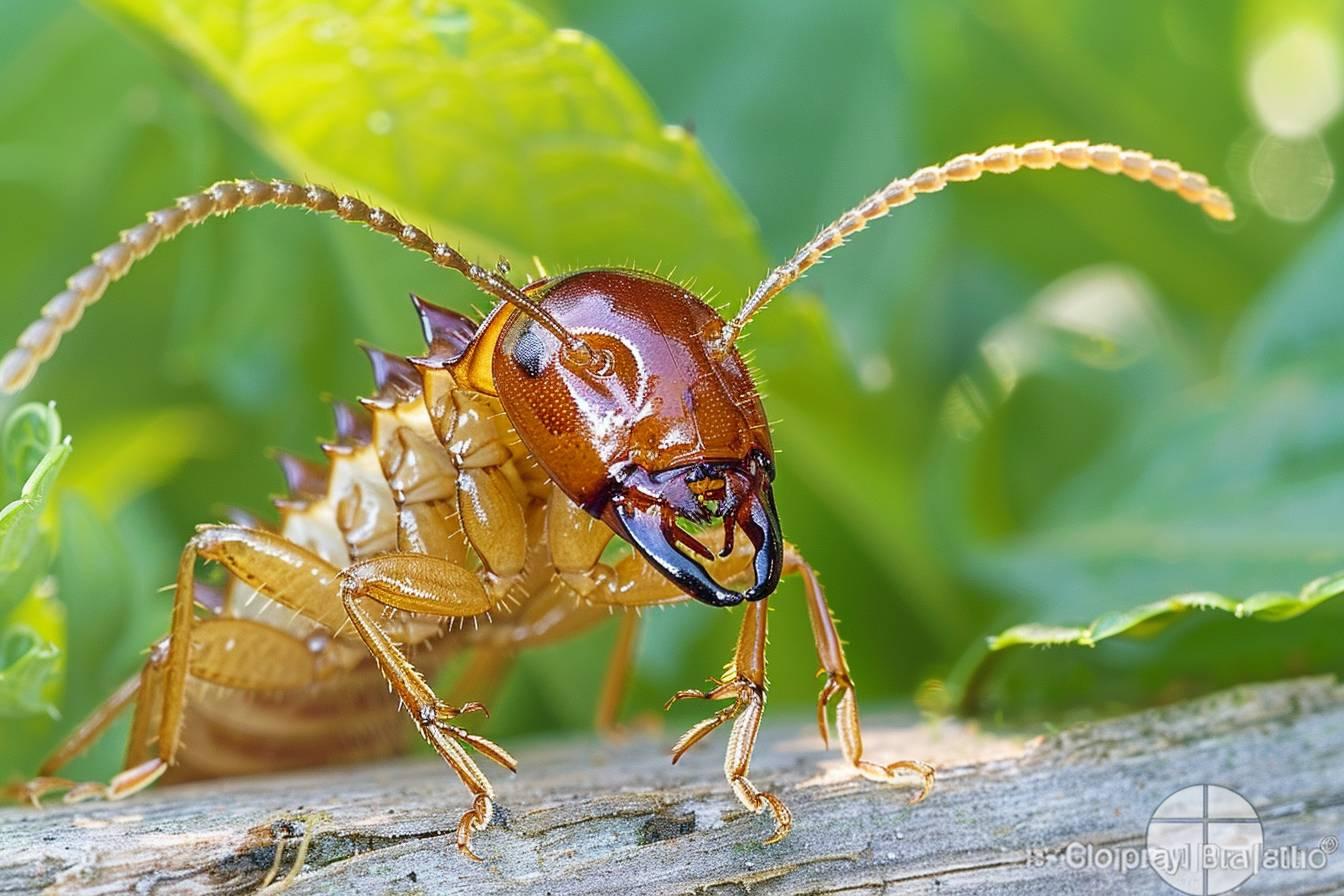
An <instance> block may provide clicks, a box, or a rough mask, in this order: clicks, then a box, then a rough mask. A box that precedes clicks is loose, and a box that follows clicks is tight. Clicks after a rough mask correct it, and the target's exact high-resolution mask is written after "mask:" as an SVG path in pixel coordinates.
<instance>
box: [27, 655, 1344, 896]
mask: <svg viewBox="0 0 1344 896" xmlns="http://www.w3.org/2000/svg"><path fill="white" fill-rule="evenodd" d="M879 723H880V724H879ZM766 727H767V735H766V736H765V737H764V738H763V743H762V744H761V747H760V749H759V750H758V752H757V757H758V758H757V761H756V762H755V764H754V765H753V778H754V779H755V780H756V781H757V782H758V783H759V784H761V785H762V786H769V787H771V788H774V789H775V790H776V791H777V792H778V793H779V794H780V795H781V796H782V797H783V798H784V799H785V800H786V801H787V802H788V803H789V805H790V806H791V808H792V809H793V811H794V814H795V816H796V818H797V826H796V828H795V830H794V834H793V836H792V837H791V838H789V839H788V840H787V841H786V842H784V843H782V844H779V845H776V846H771V847H765V846H761V845H760V840H761V839H762V838H763V837H765V836H766V835H767V834H768V833H769V830H770V825H769V822H768V821H767V819H765V818H762V817H757V816H752V815H748V814H746V813H744V812H743V811H742V810H741V809H740V808H739V807H738V806H737V805H736V803H735V802H734V801H733V800H732V799H731V797H730V795H729V793H728V791H727V788H726V786H725V784H724V782H723V779H722V776H721V772H720V770H719V762H720V757H721V755H722V754H721V753H720V752H719V751H720V750H721V749H722V747H723V738H722V737H719V738H715V739H713V740H711V741H710V742H709V743H708V744H705V745H702V746H700V747H697V749H696V750H695V751H693V753H692V754H691V755H690V756H688V757H687V758H686V759H685V760H684V761H683V762H682V764H681V765H679V766H677V767H676V768H673V767H672V766H671V765H670V764H669V763H668V762H667V747H668V744H669V743H670V739H669V738H662V739H661V740H648V739H645V738H635V739H632V740H629V741H625V742H622V743H618V744H594V743H592V742H587V741H585V742H559V743H538V744H533V745H531V746H524V747H523V748H522V749H519V750H518V751H517V755H518V756H519V758H520V760H521V762H522V770H521V773H520V774H519V775H518V776H517V777H516V778H513V779H508V777H507V776H506V775H504V774H503V773H499V774H493V772H492V774H493V776H494V778H495V779H496V782H497V786H498V791H499V803H500V806H501V811H500V813H499V818H498V820H497V821H498V823H497V826H496V827H493V828H491V829H490V830H489V831H487V832H485V833H484V834H481V835H479V837H478V839H477V840H476V847H477V849H478V851H479V852H480V853H481V855H482V856H484V857H485V859H486V861H485V862H484V863H481V864H475V863H469V862H467V861H465V860H464V859H462V858H461V857H459V856H458V855H456V853H455V852H454V851H453V850H452V847H451V837H450V832H451V829H452V827H453V824H454V822H455V819H456V817H457V814H458V813H460V812H461V811H462V809H463V808H464V806H465V799H464V795H463V792H462V790H461V788H460V787H459V785H458V784H457V782H456V781H455V780H454V779H453V778H452V777H451V775H450V774H449V772H448V771H447V770H446V769H445V768H443V767H442V766H441V765H439V764H437V763H435V762H431V761H420V760H417V761H406V762H399V763H388V764H379V765H371V766H364V767H355V768H343V769H327V770H322V771H316V772H312V773H307V774H300V775H289V776H285V777H266V778H251V779H236V780H231V781H227V782H216V783H210V784H197V785H189V786H184V787H178V788H163V789H158V790H155V791H153V792H151V793H147V794H143V795H141V796H138V797H135V798H133V799H131V800H128V801H126V802H122V803H116V804H111V805H108V804H83V805H77V806H63V805H59V804H58V805H56V806H52V807H48V808H44V809H42V810H31V809H22V808H13V807H7V808H5V809H3V810H0V844H2V845H3V851H2V852H0V893H3V894H11V893H15V894H17V893H22V894H29V893H132V892H133V893H250V892H255V891H256V890H257V888H258V887H259V885H260V883H261V881H262V880H263V878H264V876H265V874H266V872H267V870H268V869H270V867H271V865H272V862H273V860H274V858H275V850H276V843H277V838H278V837H279V838H282V839H286V840H287V843H288V846H287V848H286V850H285V853H284V855H283V857H282V862H281V873H282V875H283V873H284V872H285V871H288V869H289V868H290V866H291V863H292V861H293V856H294V853H295V851H296V849H295V844H296V842H297V840H298V838H299V835H300V834H302V833H303V831H304V830H305V827H306V826H308V825H311V826H312V843H311V848H310V849H309V851H308V855H307V861H306V863H305V864H304V866H303V868H302V871H301V873H300V874H299V875H298V877H297V878H296V879H295V881H294V884H293V886H292V887H291V888H290V889H289V891H288V892H289V893H292V894H317V893H324V894H325V893H334V894H340V893H351V894H360V896H375V894H405V896H411V894H439V893H450V892H451V893H472V894H476V893H481V894H494V893H536V894H553V896H566V894H606V893H636V892H637V893H638V894H639V896H657V894H680V893H704V894H745V893H751V894H753V896H755V894H783V893H844V894H868V893H887V894H905V893H919V894H939V896H949V894H963V893H965V894H971V893H986V892H994V893H1010V894H1052V896H1059V894H1065V896H1067V894H1082V893H1112V892H1116V893H1121V892H1122V893H1172V892H1174V891H1173V890H1171V889H1169V888H1167V887H1166V885H1165V884H1164V883H1162V882H1161V881H1160V880H1159V879H1158V878H1157V876H1156V875H1155V874H1154V872H1153V871H1152V870H1151V869H1148V868H1142V867H1141V868H1136V869H1131V870H1129V871H1126V872H1121V871H1118V870H1115V869H1113V868H1100V867H1095V862H1094V867H1072V866H1073V865H1074V864H1076V863H1071V862H1069V861H1067V860H1066V858H1067V856H1068V855H1069V853H1068V851H1067V850H1068V846H1069V844H1070V843H1079V844H1083V846H1081V847H1075V848H1074V850H1073V854H1074V855H1077V854H1078V853H1079V852H1080V851H1081V850H1084V849H1085V848H1086V846H1088V845H1090V846H1091V847H1093V848H1094V850H1095V849H1098V848H1111V849H1114V848H1127V847H1134V848H1142V846H1143V843H1144V835H1145V830H1146V826H1147V823H1148V819H1149V816H1150V815H1151V813H1152V811H1153V809H1154V808H1155V807H1156V806H1157V805H1158V804H1159V803H1160V802H1161V801H1162V800H1163V799H1164V798H1165V797H1166V796H1167V795H1169V794H1171V793H1172V792H1174V791H1176V790H1178V789H1180V788H1182V787H1185V786H1188V785H1191V784H1201V783H1217V784H1223V785H1226V786H1229V787H1232V788H1233V789H1235V790H1237V791H1238V792H1240V793H1242V794H1243V795H1244V796H1245V797H1246V798H1247V799H1249V800H1250V801H1251V802H1252V803H1253V804H1254V805H1255V807H1256V808H1257V809H1258V810H1259V813H1260V815H1261V817H1262V819H1263V823H1264V831H1265V842H1266V845H1267V846H1270V847H1277V846H1287V845H1296V846H1298V847H1300V848H1302V849H1304V850H1309V849H1313V848H1316V847H1319V846H1320V844H1321V841H1322V838H1328V837H1332V836H1333V837H1338V836H1339V835H1340V834H1341V829H1342V828H1344V687H1341V686H1340V685H1338V684H1337V683H1335V682H1333V681H1331V680H1326V679H1303V680H1299V681H1292V682H1284V683H1278V684H1271V685H1261V686H1254V687H1244V688H1239V689H1236V690H1232V691H1228V692H1224V693H1221V694H1217V695H1213V696H1210V697H1206V698H1202V699H1199V700H1195V701H1191V702H1188V703H1184V704H1180V705H1176V706H1171V707H1166V708H1162V709H1157V710H1153V711H1149V712H1145V713H1141V714H1138V715H1134V716H1129V717H1126V718H1121V719H1116V720H1112V721H1107V722H1102V723H1096V724H1091V725H1084V726H1079V727H1075V728H1070V729H1068V730H1065V731H1063V732H1061V733H1058V734H1055V735H1052V736H1049V737H1045V738H1038V739H1035V740H1031V741H1023V740H1021V739H1011V738H1009V739H1004V738H996V737H989V736H986V735H984V734H979V733H976V732H975V731H974V730H973V729H972V728H970V727H968V726H966V725H964V724H961V723H941V724H938V725H931V724H927V723H919V724H910V723H909V722H908V721H907V723H906V724H905V726H904V727H902V726H900V725H899V724H897V722H896V720H893V719H878V720H876V721H875V722H873V723H870V728H872V731H871V733H870V735H869V741H870V750H869V752H870V754H872V755H873V756H874V758H886V759H888V760H890V759H896V758H903V757H909V756H912V757H920V758H928V759H932V760H934V761H935V762H936V763H937V764H938V765H939V768H940V777H939V782H938V785H937V787H936V789H935V790H934V793H933V795H932V796H931V797H930V798H929V799H928V801H927V802H925V803H924V804H922V805H920V806H917V807H908V806H906V805H905V804H904V799H905V797H906V796H908V795H909V792H910V791H909V789H908V788H902V787H891V786H882V785H875V784H869V783H867V782H864V781H861V780H856V779H855V778H854V777H853V776H851V775H850V774H849V772H848V771H847V770H846V769H845V767H844V766H843V764H842V763H840V762H839V761H838V759H837V755H836V752H835V751H834V750H833V751H831V752H830V753H825V752H823V751H821V750H820V749H819V745H818V743H817V738H816V733H815V731H812V730H811V729H810V728H809V727H808V726H807V725H806V724H805V723H803V722H802V721H801V720H797V719H788V718H784V719H780V718H774V719H771V720H768V721H767V726H766ZM495 771H498V770H495ZM912 786H913V785H912ZM1336 842H1337V841H1336ZM1238 892H1239V893H1276V894H1308V893H1313V894H1315V893H1340V892H1344V856H1340V855H1337V854H1336V855H1330V856H1329V857H1328V861H1327V862H1326V865H1325V867H1324V868H1323V869H1319V870H1313V869H1310V868H1302V869H1298V870H1264V871H1262V872H1261V873H1260V874H1259V875H1257V876H1256V877H1254V878H1253V879H1252V880H1250V881H1249V882H1248V883H1247V884H1245V885H1244V886H1243V887H1242V888H1241V889H1240V890H1239V891H1238Z"/></svg>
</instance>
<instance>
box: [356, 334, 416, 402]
mask: <svg viewBox="0 0 1344 896" xmlns="http://www.w3.org/2000/svg"><path fill="white" fill-rule="evenodd" d="M360 348H362V349H363V350H364V354H366V355H368V356H369V364H370V365H372V367H373V384H374V386H375V387H377V389H378V393H377V395H376V396H374V397H375V398H377V399H378V400H379V401H404V400H406V399H408V398H412V397H414V396H416V395H418V394H420V390H421V382H420V374H418V373H416V370H415V368H414V367H413V366H411V362H409V361H407V360H406V359H405V358H403V357H402V356H400V355H394V354H392V353H390V352H385V351H383V350H382V349H380V348H374V347H373V346H372V345H368V344H367V343H361V344H360Z"/></svg>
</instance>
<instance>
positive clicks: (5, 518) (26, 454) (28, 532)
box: [0, 404, 70, 581]
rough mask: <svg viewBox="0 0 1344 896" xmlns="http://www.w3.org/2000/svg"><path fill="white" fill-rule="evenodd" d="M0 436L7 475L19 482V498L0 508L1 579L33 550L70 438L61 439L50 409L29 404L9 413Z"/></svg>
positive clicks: (18, 565) (52, 411)
mask: <svg viewBox="0 0 1344 896" xmlns="http://www.w3.org/2000/svg"><path fill="white" fill-rule="evenodd" d="M2 439H3V445H2V446H0V447H2V449H3V451H4V466H5V471H6V474H7V475H13V476H14V477H15V481H22V482H23V486H22V488H20V489H19V496H18V497H17V498H15V499H14V500H13V501H11V502H10V503H9V504H7V505H6V506H5V507H4V508H3V509H0V577H7V576H9V575H11V574H13V573H14V572H15V571H16V570H17V569H19V567H20V565H21V564H22V563H23V562H24V561H25V560H26V559H27V557H28V555H29V553H30V552H31V551H32V549H33V543H34V541H35V540H36V538H37V534H38V521H39V520H40V518H41V516H42V510H43V507H45V505H46V501H47V495H48V493H49V492H50V490H51V485H52V483H53V482H55V481H56V476H57V474H58V473H60V471H61V467H62V466H64V464H65V461H66V458H68V457H69V456H70V439H69V438H64V439H62V438H61V428H60V421H59V420H58V419H57V417H56V413H55V411H54V410H53V409H52V408H51V407H49V406H44V405H31V404H30V405H24V406H23V407H21V408H19V409H18V410H17V411H15V412H14V415H13V416H12V417H11V418H10V419H9V421H8V422H7V423H6V424H5V428H4V432H3V437H2ZM21 477H23V478H21ZM0 581H3V578H0Z"/></svg>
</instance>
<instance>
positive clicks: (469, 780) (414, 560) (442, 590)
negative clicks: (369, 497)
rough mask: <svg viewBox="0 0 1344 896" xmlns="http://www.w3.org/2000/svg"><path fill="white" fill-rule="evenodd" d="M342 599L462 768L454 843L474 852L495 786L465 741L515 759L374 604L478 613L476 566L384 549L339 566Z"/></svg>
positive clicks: (504, 759) (483, 600) (480, 589)
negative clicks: (410, 655)
mask: <svg viewBox="0 0 1344 896" xmlns="http://www.w3.org/2000/svg"><path fill="white" fill-rule="evenodd" d="M340 590H341V601H342V603H343V604H344V606H345V611H346V614H347V615H348V616H349V618H350V622H351V624H352V625H353V626H354V629H355V631H356V632H357V633H358V634H359V636H360V638H362V639H363V641H364V643H365V645H366V646H367V647H368V648H369V652H370V653H371V654H373V657H374V660H375V661H376V662H377V664H378V668H379V670H380V671H381V672H382V673H383V677H384V678H386V679H387V682H388V684H389V685H391V686H392V687H393V689H395V690H396V692H397V695H398V696H399V697H401V701H402V704H403V705H404V706H405V707H406V711H407V712H409V713H410V715H411V718H412V719H413V720H414V721H415V724H416V727H417V728H418V729H419V731H420V734H421V736H422V737H424V739H425V740H426V741H427V742H428V743H429V745H430V746H432V747H433V748H434V749H435V751H436V752H437V753H438V754H439V755H440V756H441V757H443V759H444V761H445V762H447V763H448V765H449V767H451V768H452V770H453V771H454V772H456V773H457V776H458V778H460V779H461V781H462V783H463V784H464V785H466V787H467V790H468V791H469V792H470V793H471V795H472V804H471V808H470V809H468V810H467V811H466V812H465V813H464V814H463V815H462V817H461V819H460V820H459V821H458V825H457V848H458V849H459V850H461V851H462V853H463V854H464V855H466V856H467V857H469V858H472V859H476V860H478V861H479V860H480V856H478V855H476V853H474V852H472V849H471V835H472V834H473V833H474V832H476V831H480V830H482V829H484V828H485V827H486V826H487V825H488V824H490V819H491V817H492V816H493V814H494V790H493V788H492V787H491V786H490V781H489V779H488V778H486V777H485V774H484V773H483V772H482V771H481V770H480V768H479V767H478V766H477V765H476V763H475V762H474V761H472V758H471V757H470V756H468V755H467V751H466V750H464V749H463V748H462V744H464V743H465V744H470V745H471V746H472V747H474V748H475V749H476V750H477V752H479V753H481V754H482V755H484V756H488V757H489V758H490V759H493V760H494V761H495V762H497V763H499V764H500V765H502V766H504V767H505V768H506V769H508V770H509V771H516V770H517V768H518V763H517V762H516V761H515V760H514V758H513V757H512V756H510V755H509V754H508V753H507V752H506V751H505V750H504V749H503V748H502V747H500V746H499V745H497V744H495V743H494V742H492V741H489V740H487V739H485V738H484V737H481V736H480V735H477V734H472V733H470V732H468V731H466V730H465V729H463V728H460V727H458V726H457V725H453V724H451V720H452V719H454V718H456V717H457V716H459V715H462V714H463V713H466V712H472V711H476V710H481V711H484V709H485V707H483V706H482V705H481V704H479V703H466V704H463V705H462V706H460V707H459V706H453V705H451V704H449V703H447V702H446V701H444V700H441V699H439V697H438V695H437V694H435V693H434V689H433V688H431V687H430V686H429V684H428V682H426V681H425V679H424V676H422V675H421V674H420V672H419V671H418V670H417V669H416V668H415V666H414V665H413V664H412V663H411V661H410V660H409V659H407V657H406V655H405V654H404V653H403V652H402V651H401V650H400V649H399V648H398V647H397V645H396V644H395V643H394V642H393V640H392V638H391V636H390V635H389V634H388V632H387V631H386V630H385V628H384V627H383V623H382V622H381V621H380V620H379V619H378V618H376V617H375V616H374V614H373V613H371V612H370V607H369V605H370V604H373V605H374V606H377V607H381V608H382V609H383V610H384V611H386V610H392V611H402V612H407V613H421V614H428V615H431V616H438V617H465V616H475V615H479V614H481V613H484V612H486V611H487V610H489V609H490V607H491V603H490V598H489V597H488V596H487V594H486V591H485V587H484V585H483V584H482V583H481V580H480V579H478V578H477V577H476V575H475V574H474V573H472V572H471V571H470V570H467V569H465V568H464V567H461V566H458V565H457V564H455V563H451V562H449V561H447V560H443V559H440V558H437V557H431V556H429V555H426V554H385V555H382V556H379V557H374V558H372V559H369V560H363V561H360V562H358V563H356V564H354V565H353V566H350V567H348V568H347V569H345V570H344V571H343V572H342V573H341V578H340Z"/></svg>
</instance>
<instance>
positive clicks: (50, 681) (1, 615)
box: [0, 404, 70, 724]
mask: <svg viewBox="0 0 1344 896" xmlns="http://www.w3.org/2000/svg"><path fill="white" fill-rule="evenodd" d="M69 456H70V440H69V439H67V438H63V437H62V436H61V421H60V418H59V417H57V416H56V411H55V409H54V408H52V407H51V406H50V405H41V404H26V405H24V406H22V407H20V408H18V409H16V410H15V411H14V413H13V414H11V415H10V416H9V419H7V420H6V421H5V424H4V427H3V429H0V463H3V466H4V479H3V488H4V501H5V502H6V503H5V504H4V505H3V507H0V719H4V720H6V724H15V723H14V722H13V721H12V720H15V719H19V720H25V721H26V720H28V718H29V717H30V716H34V715H45V716H48V717H50V718H53V719H54V718H56V717H57V716H58V715H59V712H58V710H57V708H56V703H57V701H58V700H59V696H60V691H61V685H62V671H63V668H64V655H63V651H62V648H63V647H64V646H65V614H64V612H63V608H62V607H61V605H60V604H59V603H58V602H57V601H56V600H54V599H53V595H52V587H51V582H50V580H49V579H48V578H47V573H48V569H49V567H50V565H51V555H52V551H53V543H54V542H55V526H54V525H53V524H52V523H51V521H50V519H49V518H48V515H47V514H46V513H45V511H46V509H47V498H48V497H49V496H50V495H51V490H52V486H53V485H54V484H55V482H56V477H57V476H58V475H59V474H60V472H61V468H62V467H63V466H65V461H66V459H67V458H68V457H69Z"/></svg>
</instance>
